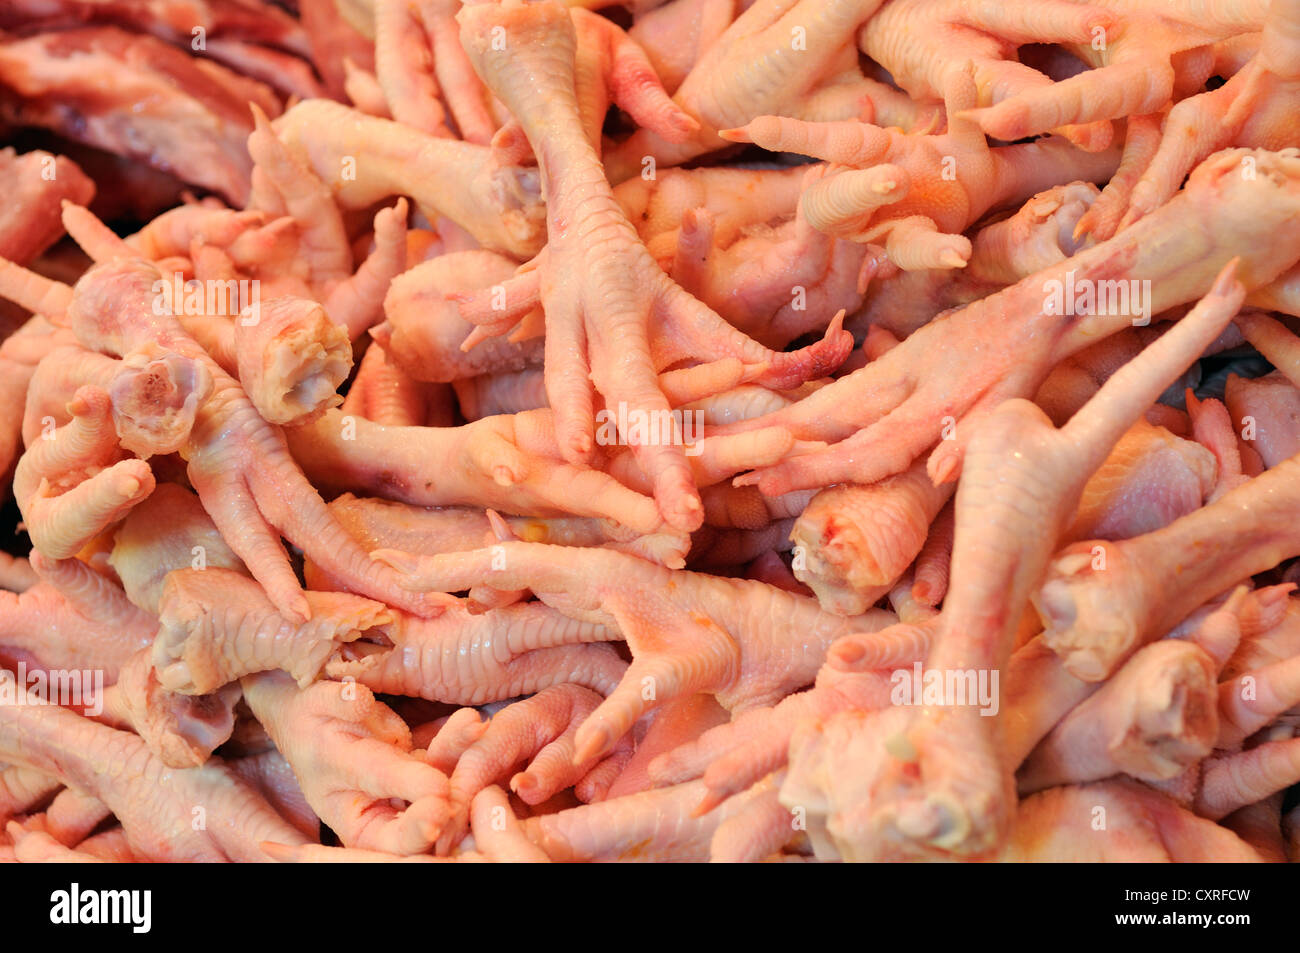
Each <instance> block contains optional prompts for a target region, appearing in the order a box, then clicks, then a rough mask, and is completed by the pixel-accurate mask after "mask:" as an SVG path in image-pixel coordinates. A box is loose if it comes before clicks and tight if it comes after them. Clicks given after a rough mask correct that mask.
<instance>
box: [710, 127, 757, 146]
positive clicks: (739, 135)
mask: <svg viewBox="0 0 1300 953" xmlns="http://www.w3.org/2000/svg"><path fill="white" fill-rule="evenodd" d="M718 138H720V139H726V140H727V141H728V142H749V143H752V142H753V141H754V137H753V136H751V135H750V134H749V129H748V127H747V126H737V127H735V128H734V129H719V130H718Z"/></svg>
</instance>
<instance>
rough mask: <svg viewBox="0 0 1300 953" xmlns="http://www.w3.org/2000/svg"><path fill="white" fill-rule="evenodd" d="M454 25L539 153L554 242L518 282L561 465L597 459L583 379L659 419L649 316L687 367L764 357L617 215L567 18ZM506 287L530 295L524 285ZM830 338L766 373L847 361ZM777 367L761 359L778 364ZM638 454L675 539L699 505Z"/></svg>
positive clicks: (554, 11)
mask: <svg viewBox="0 0 1300 953" xmlns="http://www.w3.org/2000/svg"><path fill="white" fill-rule="evenodd" d="M459 19H460V21H461V37H462V42H463V43H464V45H465V47H466V50H467V51H468V52H469V54H470V58H471V60H472V61H473V62H474V65H475V69H476V70H477V71H478V72H479V74H480V75H481V76H483V78H484V81H485V82H487V84H488V85H489V86H490V87H491V88H492V89H493V91H494V92H496V93H497V95H498V96H500V97H501V98H502V100H503V101H505V102H506V103H507V104H508V105H509V106H510V107H511V109H512V111H513V112H514V113H515V114H516V116H518V117H520V123H521V125H522V126H523V130H524V132H525V134H526V135H527V136H528V138H529V142H530V143H531V144H532V145H533V148H534V151H535V152H536V153H537V158H538V164H539V166H540V169H541V173H542V177H543V182H544V183H545V187H546V190H547V193H548V196H549V198H548V203H547V217H548V230H549V232H550V235H551V241H550V243H549V244H548V246H547V250H546V254H545V259H544V261H542V262H539V263H537V268H536V271H537V274H533V273H532V272H528V273H526V276H525V277H524V278H522V279H517V282H516V284H517V285H519V284H523V285H524V288H527V287H529V286H531V287H532V288H534V289H536V291H535V292H533V293H534V294H537V295H539V296H540V300H541V303H542V307H543V309H544V311H545V313H546V325H547V337H546V374H547V396H548V397H549V398H550V403H551V406H552V407H553V408H555V409H556V413H557V415H558V416H557V437H558V440H559V444H560V447H561V450H562V452H563V454H564V456H565V459H567V460H570V461H574V462H578V461H585V460H587V459H589V458H590V455H591V453H592V449H593V435H592V432H591V430H592V424H591V421H592V419H593V416H594V408H593V406H592V402H593V395H592V388H591V384H592V383H594V385H595V390H596V391H598V392H599V393H600V394H601V395H602V396H604V398H605V400H606V403H607V405H612V406H618V405H620V404H623V405H626V406H627V407H629V408H632V409H634V410H636V411H638V412H639V413H647V412H648V413H652V414H653V413H663V412H664V411H666V410H668V405H667V401H666V400H665V398H664V395H663V394H662V392H661V391H660V390H659V388H658V386H657V382H656V380H655V373H656V371H657V369H658V368H657V367H656V362H655V361H654V358H653V357H652V353H651V347H650V344H651V342H650V341H649V340H648V334H647V326H648V324H649V322H650V319H651V316H652V315H655V316H657V317H658V318H659V323H660V324H661V325H665V327H664V331H665V332H667V333H665V335H664V336H665V337H668V338H669V339H670V340H673V339H675V341H674V343H676V344H677V346H678V347H681V346H683V345H686V342H690V345H689V346H688V348H687V349H688V351H692V352H693V356H695V357H696V358H697V359H698V358H700V357H703V356H706V355H707V356H710V357H715V358H720V357H724V356H731V357H739V358H741V359H742V360H745V361H747V362H753V363H756V362H758V361H759V360H762V358H761V357H760V356H759V355H760V353H761V352H762V351H763V350H764V349H762V348H760V347H758V346H757V345H755V344H754V342H753V341H750V340H748V339H746V338H744V337H743V335H739V334H737V333H736V332H734V331H732V330H731V329H730V328H729V327H727V326H726V325H725V323H724V322H722V321H721V319H720V318H718V316H717V315H716V314H714V313H713V312H711V311H709V310H708V309H707V308H705V307H704V306H702V305H700V304H699V303H698V302H696V301H694V299H692V298H691V297H690V296H689V295H687V294H686V293H684V292H683V291H682V289H681V288H680V287H678V286H677V285H675V284H674V283H673V282H672V281H671V280H670V279H668V278H667V276H666V275H664V274H663V272H662V271H660V270H659V269H658V267H657V266H656V265H655V264H654V262H653V261H652V260H651V258H650V256H649V254H648V253H647V252H646V250H645V247H644V246H643V245H642V244H641V243H640V241H639V240H638V239H637V237H636V233H635V230H634V229H633V228H632V226H631V225H630V224H629V223H628V221H627V219H626V218H625V217H624V216H623V214H622V212H621V211H620V210H619V208H618V205H617V203H616V202H615V200H614V197H613V194H612V192H611V191H610V189H609V186H608V184H607V183H606V182H605V180H604V177H603V174H602V173H601V171H600V165H599V160H598V158H597V156H596V154H595V152H594V150H593V149H592V148H591V146H590V145H589V144H588V143H587V142H586V140H585V138H584V136H583V133H582V128H581V127H582V121H581V117H580V115H579V110H578V105H577V99H576V93H575V91H574V79H573V71H574V60H573V57H574V44H575V39H574V32H573V25H572V22H571V20H570V18H569V16H568V14H567V13H566V12H565V11H564V10H563V8H561V7H559V6H558V4H541V5H530V6H524V5H522V4H508V3H507V4H500V5H498V4H481V5H477V6H474V7H467V8H465V9H464V10H462V12H461V14H460V15H459ZM493 27H499V28H502V29H504V30H506V32H507V34H509V33H510V32H511V31H515V32H516V33H517V34H518V36H519V41H520V43H521V45H523V47H524V54H526V55H524V54H521V53H520V52H519V51H517V50H516V51H514V52H510V53H506V52H505V51H500V50H494V49H493V46H492V43H491V30H492V28H493ZM513 290H514V293H515V294H520V293H523V294H524V295H525V297H527V296H528V292H527V291H525V290H523V289H522V288H519V287H516V288H515V289H513ZM510 296H511V289H509V288H508V289H507V297H508V298H509V297H510ZM508 307H515V305H513V304H508ZM494 321H495V323H496V324H497V325H498V326H499V331H498V333H499V332H504V331H506V330H509V328H510V327H511V326H512V325H513V324H514V321H512V320H510V319H506V320H505V321H502V320H501V319H500V318H499V317H497V318H495V319H494ZM669 329H671V330H669ZM835 331H836V329H835V327H834V326H832V333H831V334H830V335H828V338H827V340H826V341H825V344H826V345H827V346H826V347H824V348H821V349H820V353H811V354H808V355H805V356H804V362H806V367H807V369H806V370H800V369H798V367H797V365H795V366H787V367H782V368H775V369H777V370H779V371H787V369H788V373H792V374H798V375H799V378H800V380H802V379H804V378H806V377H815V376H818V371H820V370H829V369H830V368H831V367H833V366H835V365H836V364H838V363H839V361H840V360H843V358H844V356H846V355H847V351H843V350H837V349H842V348H843V345H844V344H845V343H846V342H845V341H844V339H843V337H842V336H841V335H839V334H838V333H835ZM768 353H770V352H768ZM785 357H786V356H777V355H772V358H771V359H772V361H773V363H774V364H777V363H780V364H785V363H786V362H785V360H784V358H785ZM790 363H791V364H794V362H790ZM801 363H803V362H801ZM589 381H590V383H589ZM797 382H798V381H796V383H797ZM634 453H635V454H636V455H637V457H638V461H639V462H640V464H641V466H642V467H643V468H644V469H645V470H646V472H647V475H648V476H649V477H650V479H651V481H652V483H653V485H654V488H655V498H656V500H657V502H658V503H659V506H660V508H661V510H662V511H663V514H664V518H665V520H666V521H667V522H668V523H669V524H670V525H672V526H674V527H677V528H680V529H686V530H691V529H694V528H696V527H697V526H698V525H699V524H700V521H701V519H702V506H701V503H700V500H699V497H698V493H697V492H696V490H695V488H694V486H693V485H692V481H691V480H690V477H689V472H688V466H687V463H686V460H685V458H684V455H683V452H682V449H681V442H680V440H673V441H668V442H666V443H656V444H651V445H647V444H645V443H640V444H637V445H636V446H635V447H634Z"/></svg>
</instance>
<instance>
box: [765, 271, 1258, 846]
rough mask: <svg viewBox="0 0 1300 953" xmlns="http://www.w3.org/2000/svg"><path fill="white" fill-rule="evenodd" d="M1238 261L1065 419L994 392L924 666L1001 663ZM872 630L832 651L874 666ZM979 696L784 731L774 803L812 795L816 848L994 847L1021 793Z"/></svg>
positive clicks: (1208, 319) (1220, 301)
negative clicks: (1046, 575)
mask: <svg viewBox="0 0 1300 953" xmlns="http://www.w3.org/2000/svg"><path fill="white" fill-rule="evenodd" d="M1235 266H1236V262H1235V261H1234V262H1233V263H1232V264H1231V265H1230V266H1229V267H1228V268H1227V269H1225V270H1224V271H1223V272H1222V273H1221V274H1220V275H1219V278H1218V280H1217V281H1216V284H1215V286H1214V289H1213V290H1212V291H1211V293H1210V295H1208V296H1207V297H1206V298H1205V299H1204V300H1203V301H1202V302H1201V303H1200V304H1199V305H1198V307H1197V308H1196V309H1195V311H1194V312H1193V313H1192V314H1191V315H1189V316H1188V317H1187V318H1185V319H1184V321H1183V323H1180V324H1179V325H1178V327H1177V328H1176V329H1175V331H1173V332H1171V333H1170V334H1167V335H1166V336H1165V337H1163V338H1162V339H1161V340H1160V341H1159V342H1157V344H1156V345H1155V346H1153V347H1152V348H1149V349H1147V351H1145V352H1143V355H1142V359H1141V360H1140V361H1137V362H1134V363H1132V364H1129V365H1127V366H1126V367H1125V368H1124V369H1123V370H1122V371H1121V372H1120V373H1118V374H1116V375H1115V376H1114V377H1112V378H1111V380H1109V381H1108V382H1107V384H1106V385H1105V386H1104V387H1103V388H1102V390H1101V391H1099V392H1098V394H1097V395H1096V396H1095V397H1094V398H1093V399H1092V401H1090V403H1089V405H1087V406H1086V407H1085V408H1084V410H1082V411H1080V413H1079V414H1077V415H1076V416H1075V417H1074V418H1072V419H1071V421H1070V423H1069V424H1067V425H1066V427H1065V428H1063V429H1061V430H1059V431H1058V430H1055V429H1054V428H1052V427H1051V425H1050V423H1049V422H1048V421H1047V420H1046V418H1045V417H1044V416H1043V414H1042V411H1041V410H1039V409H1038V408H1036V407H1034V406H1033V405H1032V404H1029V403H1028V402H1008V403H1005V404H1003V405H1002V406H1001V407H1000V408H999V409H998V410H996V411H995V412H994V413H993V414H992V415H991V416H990V417H989V418H988V420H987V421H985V423H984V424H983V425H982V426H981V428H980V429H979V431H978V432H977V434H976V437H975V439H974V440H973V442H972V445H971V451H970V455H969V459H968V461H967V467H968V468H967V471H966V475H965V477H964V479H963V480H962V483H961V485H960V488H959V491H958V496H957V504H956V515H957V525H956V538H955V542H954V555H953V580H952V588H951V590H950V594H949V597H948V599H947V600H946V601H945V603H944V608H943V612H942V613H941V614H940V616H939V618H938V620H937V625H938V628H937V631H936V632H935V635H934V638H933V644H932V646H931V649H930V652H929V654H928V655H927V657H926V665H927V666H928V667H930V668H932V669H938V670H942V671H949V670H956V671H965V670H972V669H973V670H975V671H977V672H978V671H980V670H984V671H985V672H991V671H1000V670H1003V669H1005V667H1006V663H1007V660H1008V658H1009V656H1010V649H1011V645H1010V637H1011V636H1012V635H1013V633H1014V627H1015V625H1016V623H1017V621H1018V618H1019V615H1020V613H1021V612H1022V611H1023V609H1024V607H1025V605H1026V603H1027V601H1028V598H1029V595H1030V593H1031V590H1032V587H1033V585H1034V582H1035V580H1036V579H1037V577H1038V575H1039V574H1040V573H1041V571H1042V569H1043V568H1044V566H1045V565H1046V563H1047V560H1048V558H1049V554H1050V546H1051V541H1052V540H1053V539H1054V538H1055V536H1056V535H1058V534H1059V532H1060V530H1061V529H1063V528H1064V524H1065V521H1066V519H1067V518H1068V514H1070V513H1072V512H1073V510H1074V508H1075V506H1076V505H1077V503H1078V499H1079V497H1080V495H1081V493H1082V490H1083V485H1084V482H1085V480H1086V478H1087V475H1088V474H1089V473H1091V472H1092V471H1093V470H1094V469H1096V467H1097V466H1099V465H1100V464H1101V462H1102V460H1103V459H1104V458H1105V456H1106V454H1107V453H1108V452H1109V450H1110V448H1111V446H1112V445H1113V444H1114V443H1115V441H1116V440H1118V439H1119V437H1120V435H1121V434H1122V433H1123V432H1124V431H1125V430H1126V429H1127V428H1128V426H1129V425H1130V423H1131V421H1132V419H1133V418H1134V417H1136V416H1137V415H1138V414H1139V413H1140V412H1141V410H1142V408H1144V407H1145V406H1146V405H1147V404H1148V403H1150V401H1151V400H1152V399H1153V398H1154V397H1155V396H1156V395H1157V394H1158V393H1159V391H1160V390H1162V389H1163V386H1164V382H1166V381H1167V380H1169V379H1171V378H1172V377H1173V376H1174V375H1175V374H1177V373H1179V372H1181V370H1182V369H1183V368H1184V367H1185V366H1186V364H1187V363H1189V362H1190V361H1191V360H1192V359H1194V358H1195V356H1196V355H1197V354H1198V353H1199V352H1200V350H1201V349H1203V348H1204V346H1205V345H1206V344H1208V343H1209V341H1211V340H1213V338H1214V337H1215V336H1216V335H1217V334H1218V333H1219V332H1220V331H1221V330H1222V328H1223V327H1224V325H1226V324H1227V322H1228V320H1229V319H1230V318H1231V317H1232V315H1233V314H1234V313H1235V311H1236V309H1237V308H1238V307H1240V305H1241V301H1242V299H1243V298H1244V296H1245V291H1244V289H1243V288H1242V287H1241V285H1240V284H1239V283H1238V282H1236V281H1235V280H1233V277H1232V276H1233V273H1234V271H1235ZM891 353H895V352H891ZM1008 458H1011V459H1015V460H1017V461H1023V465H1025V466H1026V470H1025V473H1024V478H1025V479H1026V480H1027V483H1025V484H1021V485H1016V484H1014V483H1013V482H1011V481H1009V480H1007V478H1006V461H1007V460H1008ZM1029 461H1033V463H1032V464H1031V463H1030V462H1029ZM1031 467H1032V468H1031ZM1038 481H1044V482H1042V483H1040V482H1038ZM1026 501H1031V502H1029V503H1028V505H1026ZM1030 525H1033V526H1035V527H1036V529H1035V531H1036V532H1039V533H1041V532H1042V530H1043V529H1044V528H1046V529H1047V532H1046V534H1044V535H1042V536H1040V539H1042V540H1043V541H1042V542H1040V543H1039V544H1038V545H1037V547H1036V552H1034V553H1033V554H1032V559H1031V558H1030V555H1029V554H1027V553H1026V552H1025V551H1024V550H1023V549H1022V550H1020V551H1015V550H1014V549H1011V548H1008V547H1006V545H1005V543H1001V542H1000V541H999V539H998V536H997V534H998V533H999V532H1000V533H1006V534H1008V537H1007V538H1021V537H1022V536H1023V533H1024V530H1025V529H1026V528H1027V527H1028V526H1030ZM990 527H994V528H996V531H995V532H992V533H991V532H990V531H989V528H990ZM888 631H889V630H886V634H887V633H888ZM881 637H882V638H883V635H882V636H881ZM872 642H873V636H860V637H854V638H853V639H850V640H846V641H845V643H841V645H840V646H836V647H834V648H833V649H832V651H831V656H830V657H831V661H832V664H838V665H839V666H840V667H844V668H847V669H850V670H853V669H857V670H863V669H864V668H868V667H870V664H871V662H870V659H871V654H872V652H871V649H872ZM987 710H989V706H987V705H985V706H984V708H983V709H981V708H980V707H977V706H976V705H974V704H972V703H971V702H970V701H967V702H966V704H964V705H953V704H950V705H947V706H945V705H937V706H934V705H932V706H926V707H920V706H916V707H900V706H894V707H891V708H889V709H886V710H884V711H881V712H878V713H875V714H872V713H868V712H861V711H849V712H841V713H839V714H836V715H834V716H832V717H831V718H830V719H828V720H827V721H826V722H825V724H824V725H822V726H820V727H818V726H816V725H815V724H809V725H805V726H804V727H803V728H802V729H801V730H800V733H799V734H798V735H796V737H795V738H794V739H793V740H792V742H791V758H790V760H791V764H790V773H789V776H788V778H787V780H786V783H785V785H784V787H783V788H782V794H781V799H782V803H785V804H787V805H796V804H801V803H802V804H807V803H809V801H808V800H801V799H802V798H808V799H811V800H812V803H815V804H817V805H818V806H819V810H818V811H817V813H818V814H819V815H821V820H820V821H819V824H820V825H822V826H821V831H820V836H819V837H817V836H815V837H814V843H815V844H816V843H817V842H818V840H819V839H820V841H821V846H820V849H819V854H820V853H823V852H825V853H832V852H838V853H839V854H840V855H841V856H845V857H848V858H857V859H867V858H871V857H881V856H886V857H888V856H895V857H897V856H902V857H907V856H933V855H938V856H951V855H953V854H955V855H958V856H961V855H982V854H986V853H989V852H991V851H993V850H995V849H996V848H997V846H998V845H999V844H1000V843H1001V842H1002V840H1003V838H1004V837H1005V832H1006V830H1007V828H1008V825H1009V824H1010V819H1011V813H1012V811H1013V809H1014V795H1013V792H1012V790H1011V787H1012V783H1011V780H1012V779H1011V774H1010V770H1009V769H1008V767H1007V765H1006V760H1007V758H1006V753H1005V742H1004V739H1003V730H1004V729H1003V727H1002V725H1001V723H1000V720H999V719H998V718H997V717H996V712H994V714H993V715H992V716H991V717H989V716H986V715H984V714H983V713H982V712H983V711H987ZM832 752H834V753H835V754H834V756H832ZM810 813H812V812H811V811H810ZM810 823H811V822H810ZM811 830H812V828H811V827H810V832H811ZM832 845H833V846H832Z"/></svg>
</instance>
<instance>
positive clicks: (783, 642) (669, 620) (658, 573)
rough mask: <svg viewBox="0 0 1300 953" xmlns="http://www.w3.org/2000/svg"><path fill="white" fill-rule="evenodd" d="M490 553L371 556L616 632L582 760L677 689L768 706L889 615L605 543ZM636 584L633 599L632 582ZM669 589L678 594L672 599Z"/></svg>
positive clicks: (423, 576)
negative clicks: (615, 679)
mask: <svg viewBox="0 0 1300 953" xmlns="http://www.w3.org/2000/svg"><path fill="white" fill-rule="evenodd" d="M494 550H495V551H496V552H499V553H500V554H501V556H500V563H501V566H500V568H496V567H495V566H494V564H493V551H492V550H479V551H477V552H475V553H464V554H455V555H451V556H426V557H422V558H419V559H415V558H413V557H410V556H407V555H405V554H401V553H396V552H393V551H391V550H389V551H383V550H381V551H378V552H376V553H375V554H374V555H375V558H377V559H385V560H389V561H391V563H392V564H393V565H394V566H397V567H399V568H401V569H402V570H403V571H404V572H405V573H407V576H408V583H407V584H408V585H410V586H412V587H413V588H419V589H426V590H427V589H433V590H443V591H447V590H453V591H454V590H455V589H459V588H462V587H463V586H464V585H465V581H466V580H468V579H471V578H473V579H487V580H489V584H491V585H492V586H494V587H496V588H506V589H518V588H522V587H527V588H529V589H531V590H532V591H533V592H535V593H537V594H538V596H540V597H541V598H542V599H543V601H546V602H548V603H549V604H550V605H553V606H554V607H555V608H557V609H559V610H560V611H562V612H565V613H566V614H568V615H571V616H573V617H574V618H578V619H584V620H589V621H597V622H600V623H602V624H604V625H610V626H615V627H617V629H618V631H619V632H620V633H621V634H622V636H623V638H625V639H626V640H627V642H628V646H629V648H630V649H631V651H632V656H633V663H632V666H631V667H630V668H629V669H628V672H627V674H626V675H624V676H623V680H622V681H621V682H620V683H619V686H618V688H617V689H615V691H614V692H613V693H612V694H611V695H610V697H609V698H607V699H606V700H605V702H604V703H603V704H602V705H601V707H600V708H598V709H597V710H596V712H595V713H593V715H592V716H591V717H590V718H589V719H588V720H587V721H585V722H583V726H582V728H581V729H580V730H579V733H578V737H577V740H576V746H577V752H578V756H579V757H587V756H590V755H593V754H600V753H604V752H607V751H609V750H610V749H611V748H612V747H613V745H614V743H615V742H616V741H617V740H618V739H619V738H620V737H621V736H622V735H623V734H624V733H625V732H627V731H628V729H630V728H631V726H632V723H633V722H634V721H635V720H636V719H637V718H638V717H639V716H640V715H642V714H644V713H645V712H647V711H649V710H651V709H653V708H655V707H657V706H658V705H659V704H662V703H663V702H665V701H667V700H669V699H671V698H674V697H677V696H680V695H686V694H694V693H695V692H700V691H706V692H710V693H712V694H716V695H717V696H718V700H719V702H720V703H721V704H722V705H723V706H724V707H726V708H728V709H730V710H732V711H736V712H739V711H743V710H745V709H747V708H753V707H756V706H759V705H763V704H770V703H772V702H774V701H776V700H777V699H779V698H780V697H781V696H782V695H784V694H787V693H788V692H789V691H791V690H793V689H795V688H798V687H799V686H801V685H803V684H806V683H807V681H809V680H810V679H811V678H812V676H813V675H814V673H815V672H816V670H817V668H818V666H819V665H820V664H821V661H822V657H823V655H822V653H823V652H824V651H825V647H826V646H827V645H829V644H830V642H831V641H832V640H833V639H834V638H836V637H837V636H838V635H840V634H842V633H844V632H846V631H848V630H849V628H850V625H851V622H852V623H856V625H854V626H853V627H854V628H856V629H862V628H867V629H871V628H876V627H879V626H880V625H883V624H885V622H886V621H887V620H888V619H889V615H888V614H887V613H884V612H876V611H873V612H871V613H868V614H867V615H865V616H859V617H857V618H855V619H853V620H851V622H850V621H849V620H844V619H840V618H837V617H835V616H831V615H829V614H825V613H822V612H820V611H819V610H818V609H817V607H816V604H815V603H813V602H812V600H809V599H806V598H801V597H799V596H794V595H791V594H790V593H787V592H784V591H782V590H778V589H773V588H771V587H767V586H763V585H762V584H761V583H753V582H749V581H747V580H725V579H720V578H717V577H713V576H705V575H701V574H697V573H677V574H675V575H674V574H673V572H672V571H671V570H668V569H665V568H663V567H661V566H656V565H655V564H653V563H649V562H645V561H644V560H639V559H637V558H636V557H633V556H628V555H625V554H622V553H615V552H611V551H609V550H591V549H567V548H558V547H549V546H543V545H540V544H536V543H520V542H512V543H503V544H500V546H498V547H494ZM634 580H635V585H636V587H637V591H638V594H639V595H640V598H639V599H636V600H633V599H632V598H630V597H629V596H630V592H629V589H628V587H629V585H630V584H632V583H633V581H634ZM668 592H671V593H673V594H674V596H675V598H674V599H673V600H671V601H670V600H669V599H668V598H666V593H668ZM652 593H655V594H656V595H657V598H656V597H655V596H652V595H651V594H652ZM660 593H663V594H664V595H659V594H660ZM647 597H648V598H647ZM760 607H761V608H760ZM777 620H780V621H779V622H777ZM647 679H648V680H649V683H648V684H650V685H652V686H653V687H654V691H653V692H650V693H649V694H650V698H647V697H646V696H647V693H646V692H645V691H643V686H644V685H645V684H647V682H646V680H647Z"/></svg>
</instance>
